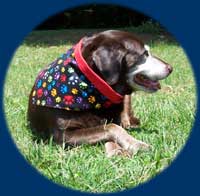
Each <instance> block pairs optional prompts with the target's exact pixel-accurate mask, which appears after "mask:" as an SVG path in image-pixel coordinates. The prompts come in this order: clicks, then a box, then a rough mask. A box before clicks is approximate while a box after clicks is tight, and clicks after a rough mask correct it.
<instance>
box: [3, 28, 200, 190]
mask: <svg viewBox="0 0 200 196" xmlns="http://www.w3.org/2000/svg"><path fill="white" fill-rule="evenodd" d="M129 30H134V29H129ZM86 32H87V30H60V31H41V32H33V33H31V35H30V36H29V37H27V38H26V40H25V41H24V42H23V43H22V45H21V46H20V47H19V48H18V50H17V51H16V53H15V55H14V57H13V59H12V62H11V63H10V69H9V70H8V73H7V78H6V82H5V91H4V105H5V115H6V118H7V123H8V127H9V129H10V132H11V134H12V136H13V139H14V141H15V142H16V144H17V147H18V148H19V150H20V151H21V153H22V154H23V155H24V157H25V158H26V159H27V160H28V162H29V163H31V164H32V165H33V166H34V167H36V168H37V169H38V170H39V171H40V172H41V174H43V175H45V176H47V177H48V178H49V179H51V180H52V181H54V182H56V183H58V184H61V185H64V186H66V187H70V188H73V189H77V190H81V191H87V192H95V193H97V192H98V193H99V192H114V191H122V190H124V189H128V188H132V187H135V186H137V185H139V184H141V183H143V182H145V181H147V180H149V179H151V178H152V177H154V176H155V175H156V174H158V173H160V172H161V171H162V170H163V169H164V168H166V167H167V166H168V165H169V164H170V163H171V162H172V161H173V159H174V158H175V156H176V155H177V153H179V152H180V150H181V149H182V147H183V146H184V144H185V142H186V141H187V138H188V136H189V134H190V131H191V128H192V125H193V121H194V115H195V107H196V92H195V82H194V78H193V74H192V69H191V66H190V63H189V62H188V59H187V57H186V55H185V53H184V51H183V50H182V48H181V47H180V46H179V45H178V44H177V43H176V42H175V41H174V40H173V39H171V38H169V37H165V36H160V35H158V34H154V35H153V36H152V35H148V34H141V35H142V36H141V37H142V38H143V39H145V40H147V43H148V44H149V45H150V46H151V48H152V51H153V53H154V54H155V55H157V56H159V57H160V58H162V59H164V60H165V61H167V62H168V63H170V64H172V65H173V67H174V72H173V73H172V75H171V76H170V77H168V78H167V79H166V80H164V81H162V82H161V84H162V89H161V90H160V91H159V92H157V93H155V94H146V93H144V92H139V93H137V94H136V95H134V96H133V107H134V111H135V113H136V115H137V116H138V117H139V118H140V120H141V127H140V128H139V129H133V130H131V131H130V134H132V135H133V136H134V137H136V138H137V139H140V140H143V141H145V142H146V143H149V144H151V145H152V149H151V150H150V151H148V152H139V153H138V154H137V155H136V156H134V157H133V158H125V157H113V158H106V157H105V154H104V144H103V143H101V144H98V145H94V146H90V145H82V146H79V147H76V148H72V149H68V150H67V149H64V148H63V147H62V146H58V145H55V144H54V143H53V142H52V140H49V141H42V140H40V141H39V142H38V141H36V140H34V136H33V135H32V133H31V131H30V130H29V129H28V128H27V120H26V112H27V105H28V104H27V103H28V95H29V92H30V90H31V87H32V85H33V83H34V80H35V77H36V75H37V73H38V72H39V71H40V70H41V69H42V68H43V67H44V65H46V64H48V63H50V62H52V61H53V60H54V59H55V58H56V57H58V56H59V55H60V54H62V53H64V52H65V50H66V49H67V48H69V47H70V46H71V45H72V44H73V43H75V42H76V41H78V39H79V38H80V37H81V36H83V35H84V34H85V33H86ZM22 172H23V170H22Z"/></svg>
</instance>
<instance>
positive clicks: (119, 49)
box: [82, 30, 172, 94]
mask: <svg viewBox="0 0 200 196" xmlns="http://www.w3.org/2000/svg"><path fill="white" fill-rule="evenodd" d="M82 54H83V57H84V58H85V60H86V61H87V63H88V64H89V65H90V66H91V67H92V68H93V70H94V71H95V72H96V73H97V74H99V75H100V76H101V77H102V78H103V79H104V80H105V81H106V82H107V83H108V84H109V85H110V86H112V87H113V88H114V89H115V90H116V91H117V92H119V93H121V94H130V93H131V92H132V91H136V90H143V91H146V92H155V91H157V90H158V89H160V83H159V80H162V79H164V78H166V77H167V76H168V75H169V74H170V73H171V72H172V67H171V66H170V65H169V64H167V63H166V62H164V61H163V60H161V59H159V58H157V57H155V56H153V55H152V54H151V52H150V49H149V47H148V46H147V45H144V44H143V43H142V42H141V41H140V40H139V39H137V38H136V37H135V36H134V35H132V34H131V33H128V32H123V31H113V30H110V31H104V32H101V33H98V34H95V35H93V36H90V37H85V38H84V39H83V47H82Z"/></svg>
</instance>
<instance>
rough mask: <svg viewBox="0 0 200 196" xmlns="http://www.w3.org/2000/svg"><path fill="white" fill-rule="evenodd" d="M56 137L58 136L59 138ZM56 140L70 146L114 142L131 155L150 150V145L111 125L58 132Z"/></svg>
mask: <svg viewBox="0 0 200 196" xmlns="http://www.w3.org/2000/svg"><path fill="white" fill-rule="evenodd" d="M55 136H58V137H57V138H56V137H55ZM54 139H56V140H57V141H59V143H60V142H61V141H62V142H64V143H67V144H70V145H80V144H84V143H85V144H95V143H97V142H100V141H113V142H115V143H117V144H118V145H120V146H121V147H122V148H123V149H124V150H127V151H128V152H129V153H130V154H131V155H134V154H136V153H137V151H138V150H140V149H143V150H144V149H148V147H149V145H148V144H146V143H144V142H142V141H140V140H137V139H135V138H133V137H132V136H131V135H129V134H128V133H127V132H126V131H125V130H124V129H123V128H122V127H120V126H118V125H116V124H113V123H110V124H106V125H101V126H96V127H90V128H84V129H76V130H65V131H62V133H61V130H58V131H56V132H55V133H54Z"/></svg>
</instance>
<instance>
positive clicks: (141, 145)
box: [124, 137, 151, 156]
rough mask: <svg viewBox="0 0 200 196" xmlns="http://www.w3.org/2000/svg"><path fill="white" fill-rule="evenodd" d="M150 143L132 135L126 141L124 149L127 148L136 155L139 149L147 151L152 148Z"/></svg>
mask: <svg viewBox="0 0 200 196" xmlns="http://www.w3.org/2000/svg"><path fill="white" fill-rule="evenodd" d="M150 147H151V146H150V145H149V144H147V143H145V142H142V141H140V140H137V139H135V138H133V137H130V138H129V139H127V140H126V141H125V145H124V149H125V150H127V151H128V152H129V153H130V154H131V155H132V156H133V155H135V154H136V153H137V152H138V151H139V150H142V151H146V150H149V149H150Z"/></svg>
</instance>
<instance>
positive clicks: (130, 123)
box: [120, 95, 140, 129]
mask: <svg viewBox="0 0 200 196" xmlns="http://www.w3.org/2000/svg"><path fill="white" fill-rule="evenodd" d="M120 118H121V126H122V127H123V128H125V129H129V128H134V127H138V126H139V125H140V120H139V119H138V118H136V117H134V112H133V110H132V106H131V95H125V96H124V102H123V110H122V112H121V114H120Z"/></svg>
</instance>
